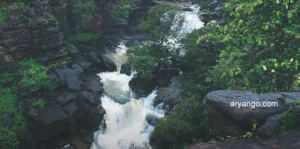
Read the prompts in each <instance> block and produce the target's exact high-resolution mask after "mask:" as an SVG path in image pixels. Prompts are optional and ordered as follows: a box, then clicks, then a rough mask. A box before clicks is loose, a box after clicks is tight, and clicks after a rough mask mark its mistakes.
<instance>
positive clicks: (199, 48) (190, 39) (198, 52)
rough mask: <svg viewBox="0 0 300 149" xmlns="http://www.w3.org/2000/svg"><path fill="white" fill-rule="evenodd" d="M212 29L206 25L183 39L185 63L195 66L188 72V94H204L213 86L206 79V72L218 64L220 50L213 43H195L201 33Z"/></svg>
mask: <svg viewBox="0 0 300 149" xmlns="http://www.w3.org/2000/svg"><path fill="white" fill-rule="evenodd" d="M211 31H213V30H211V28H209V27H204V28H202V29H199V30H195V31H193V32H192V33H190V34H188V35H187V36H186V38H185V39H184V40H183V48H184V49H186V54H185V56H184V57H183V63H184V65H185V66H187V67H192V68H194V71H191V72H188V73H186V79H185V82H184V89H185V90H186V92H187V94H188V95H195V94H196V95H200V96H204V95H205V94H206V93H207V92H208V91H210V90H211V89H212V88H213V86H212V85H211V83H209V82H206V81H205V79H206V77H207V76H206V73H207V72H208V71H209V70H210V69H211V68H212V67H213V66H214V65H215V64H216V57H217V55H218V53H219V52H218V51H217V50H216V49H215V48H214V47H213V46H212V44H211V43H208V42H205V43H203V44H195V43H196V42H197V38H198V36H199V35H201V34H207V33H209V32H211ZM207 45H209V46H207ZM208 47H211V48H208Z"/></svg>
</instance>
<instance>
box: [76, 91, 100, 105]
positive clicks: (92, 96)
mask: <svg viewBox="0 0 300 149" xmlns="http://www.w3.org/2000/svg"><path fill="white" fill-rule="evenodd" d="M80 95H81V98H82V99H84V100H85V101H86V102H88V103H90V104H95V105H98V104H101V96H99V95H98V94H96V93H93V92H90V91H82V92H80Z"/></svg>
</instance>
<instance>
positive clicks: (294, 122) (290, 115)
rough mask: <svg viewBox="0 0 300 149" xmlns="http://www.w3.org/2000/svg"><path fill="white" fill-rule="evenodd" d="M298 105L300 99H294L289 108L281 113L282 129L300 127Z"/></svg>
mask: <svg viewBox="0 0 300 149" xmlns="http://www.w3.org/2000/svg"><path fill="white" fill-rule="evenodd" d="M297 106H298V107H299V106H300V100H295V101H293V102H292V104H291V105H290V107H289V109H288V110H287V111H285V112H284V113H282V114H281V115H280V120H281V130H282V131H287V130H291V129H295V128H300V120H299V118H300V113H299V108H298V109H297V108H296V107H297Z"/></svg>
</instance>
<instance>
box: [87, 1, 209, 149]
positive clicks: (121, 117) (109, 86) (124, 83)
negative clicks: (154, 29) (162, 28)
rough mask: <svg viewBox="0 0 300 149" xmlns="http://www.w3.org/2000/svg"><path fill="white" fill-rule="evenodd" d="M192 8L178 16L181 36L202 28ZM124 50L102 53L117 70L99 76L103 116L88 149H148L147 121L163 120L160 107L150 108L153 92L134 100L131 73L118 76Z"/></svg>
mask: <svg viewBox="0 0 300 149" xmlns="http://www.w3.org/2000/svg"><path fill="white" fill-rule="evenodd" d="M191 9H192V10H193V11H192V12H184V13H181V14H178V16H179V15H180V16H182V17H184V19H185V20H184V22H183V24H182V25H183V26H182V30H181V31H180V33H181V34H183V35H186V34H188V33H190V32H192V31H193V30H195V29H198V28H200V27H202V26H203V23H202V22H201V21H200V20H199V18H198V15H197V14H198V11H199V7H198V6H196V5H193V6H192V7H191ZM170 42H173V43H174V44H175V45H177V46H180V44H179V42H178V41H176V40H175V39H170ZM170 49H171V48H170ZM126 50H127V47H126V46H125V45H124V44H123V43H121V44H120V45H119V46H118V47H117V48H116V53H110V54H105V56H106V57H107V58H109V59H111V60H112V61H113V62H114V63H115V64H116V66H117V71H116V72H103V73H100V74H98V75H99V76H100V77H101V82H102V83H103V87H104V89H105V95H104V96H103V97H102V98H101V100H102V106H103V108H104V109H105V111H106V114H105V118H104V121H103V123H102V124H101V126H100V129H99V131H97V132H96V133H95V135H94V142H93V144H92V146H91V149H151V146H150V145H149V137H150V135H151V133H152V132H153V130H154V127H153V126H152V125H149V124H148V122H147V120H146V118H147V116H152V117H153V116H154V117H156V118H163V117H164V110H163V109H162V107H163V105H161V104H160V105H158V106H157V107H154V106H153V105H154V100H155V97H156V91H153V92H152V93H151V94H149V95H148V96H147V97H143V98H140V99H134V98H133V96H132V95H133V93H132V92H131V90H130V87H129V81H130V80H131V79H132V78H133V76H134V73H132V75H130V76H127V75H125V74H120V69H121V66H122V64H124V63H126V62H127V56H126Z"/></svg>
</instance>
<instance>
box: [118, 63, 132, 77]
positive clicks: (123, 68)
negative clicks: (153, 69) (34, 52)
mask: <svg viewBox="0 0 300 149" xmlns="http://www.w3.org/2000/svg"><path fill="white" fill-rule="evenodd" d="M120 73H122V74H126V75H128V76H130V75H131V67H130V64H129V63H124V64H122V66H121V71H120Z"/></svg>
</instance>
